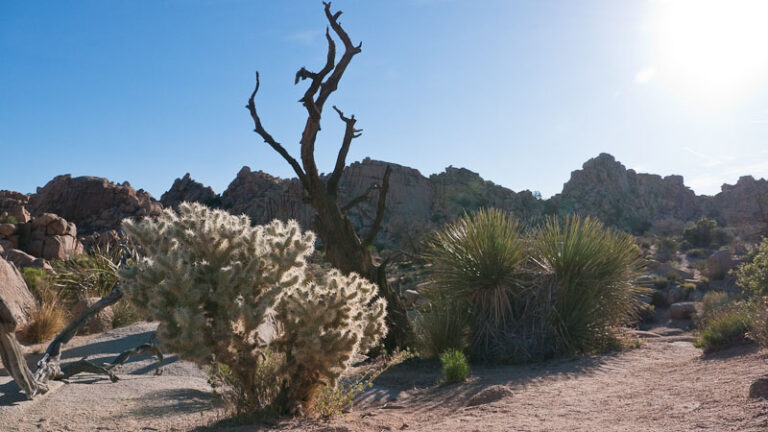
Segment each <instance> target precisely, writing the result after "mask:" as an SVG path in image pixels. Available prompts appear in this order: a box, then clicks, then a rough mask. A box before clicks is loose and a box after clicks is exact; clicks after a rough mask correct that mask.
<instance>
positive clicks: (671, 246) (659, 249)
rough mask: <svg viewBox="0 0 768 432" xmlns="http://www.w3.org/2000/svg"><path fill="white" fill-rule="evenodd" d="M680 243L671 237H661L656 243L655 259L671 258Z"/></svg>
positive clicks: (675, 253)
mask: <svg viewBox="0 0 768 432" xmlns="http://www.w3.org/2000/svg"><path fill="white" fill-rule="evenodd" d="M679 247H680V245H679V244H678V242H677V240H675V239H674V238H672V237H662V238H660V239H659V240H658V241H657V243H656V259H657V260H659V261H662V262H667V261H670V260H672V259H673V258H675V257H676V256H677V251H678V249H679Z"/></svg>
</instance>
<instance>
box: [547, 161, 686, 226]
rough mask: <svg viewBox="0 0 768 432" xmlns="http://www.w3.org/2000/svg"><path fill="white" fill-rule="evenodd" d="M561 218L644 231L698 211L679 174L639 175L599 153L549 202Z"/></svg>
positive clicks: (575, 172) (573, 175)
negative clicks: (593, 219) (575, 217)
mask: <svg viewBox="0 0 768 432" xmlns="http://www.w3.org/2000/svg"><path fill="white" fill-rule="evenodd" d="M553 201H554V202H555V203H556V206H557V208H558V210H559V212H560V213H561V214H568V213H579V214H584V215H590V216H595V217H597V218H599V219H600V220H602V221H603V222H604V223H605V224H607V225H609V226H612V227H615V228H619V229H622V230H625V231H630V232H634V233H642V232H644V231H645V230H647V229H648V228H650V227H651V226H652V225H653V223H654V222H657V221H662V220H668V219H676V220H682V221H688V220H693V219H694V218H696V217H697V216H699V215H700V213H701V210H700V209H699V206H698V205H697V202H696V195H695V194H694V193H693V191H692V190H691V189H689V188H688V187H686V186H685V185H684V184H683V178H682V177H681V176H667V177H661V176H658V175H653V174H637V173H636V172H635V171H634V170H631V169H629V170H628V169H626V168H625V167H624V165H622V164H621V163H620V162H617V161H616V159H614V157H613V156H611V155H609V154H607V153H601V154H600V155H599V156H598V157H596V158H593V159H590V160H588V161H587V162H585V163H584V166H583V167H582V169H581V170H576V171H573V172H572V173H571V178H570V180H568V182H567V183H565V185H564V186H563V192H562V193H561V194H559V195H556V196H555V197H554V198H553Z"/></svg>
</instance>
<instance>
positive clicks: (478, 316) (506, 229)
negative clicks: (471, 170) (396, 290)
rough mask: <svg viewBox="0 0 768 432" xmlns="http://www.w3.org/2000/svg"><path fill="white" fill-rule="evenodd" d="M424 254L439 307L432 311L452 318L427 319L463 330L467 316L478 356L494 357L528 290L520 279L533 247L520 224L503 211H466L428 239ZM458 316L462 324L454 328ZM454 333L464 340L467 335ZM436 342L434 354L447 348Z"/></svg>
mask: <svg viewBox="0 0 768 432" xmlns="http://www.w3.org/2000/svg"><path fill="white" fill-rule="evenodd" d="M424 258H425V259H426V260H427V262H429V263H431V265H432V267H431V271H432V273H431V280H430V282H431V283H430V285H429V287H428V289H426V290H425V291H424V294H425V296H426V297H427V298H429V299H430V300H432V301H433V304H434V305H435V309H434V310H433V312H432V313H436V314H445V315H446V316H445V317H444V318H442V317H436V316H432V317H430V316H426V317H425V318H424V320H423V323H424V324H431V323H430V320H433V321H434V320H440V321H441V322H442V324H441V325H440V327H442V328H444V329H445V328H453V327H456V328H457V329H458V327H459V326H461V325H462V323H463V322H464V321H465V320H466V321H468V322H469V335H470V340H469V344H470V347H471V351H472V355H473V356H475V357H479V358H487V357H490V356H492V351H493V350H494V345H496V344H497V343H496V342H495V340H496V339H497V338H498V335H499V334H500V333H502V332H503V331H504V327H505V325H506V323H508V322H510V321H511V320H512V319H513V314H514V309H515V305H514V304H513V303H514V301H515V298H516V297H518V296H519V295H520V293H521V292H523V291H524V290H525V289H526V287H524V286H522V285H521V284H520V283H519V279H520V276H521V274H522V265H523V263H524V262H525V260H526V259H527V251H526V246H525V243H524V242H523V239H522V238H521V234H520V228H519V227H518V224H517V222H516V221H515V220H514V219H513V218H512V217H511V216H510V215H509V214H508V213H506V212H504V211H502V210H497V209H490V210H479V211H477V212H475V213H471V214H468V215H465V216H463V217H461V218H459V219H458V220H457V221H455V222H453V223H449V224H447V225H445V226H444V227H443V228H442V229H441V230H439V231H436V232H435V233H433V234H432V236H430V237H429V238H428V240H427V242H426V247H425V253H424ZM465 313H466V314H469V317H468V318H465V317H464V316H463V314H465ZM452 317H455V319H456V320H457V322H456V323H455V325H454V326H452V327H448V326H447V325H449V324H450V322H448V321H446V319H452ZM427 330H429V329H427ZM440 337H441V338H444V337H447V335H445V334H441V335H440ZM453 337H454V338H455V339H456V340H457V343H460V341H461V340H462V339H463V334H462V332H457V333H456V334H455V335H454V336H453ZM435 345H437V346H435V347H432V348H431V351H432V353H437V352H441V351H442V349H444V348H446V347H447V346H446V345H447V344H445V343H437V344H435ZM457 347H460V346H458V345H457ZM436 349H440V351H437V352H435V350H436Z"/></svg>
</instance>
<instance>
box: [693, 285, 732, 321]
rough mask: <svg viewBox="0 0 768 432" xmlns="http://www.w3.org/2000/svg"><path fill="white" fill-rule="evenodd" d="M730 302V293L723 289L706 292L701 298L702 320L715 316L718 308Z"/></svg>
mask: <svg viewBox="0 0 768 432" xmlns="http://www.w3.org/2000/svg"><path fill="white" fill-rule="evenodd" d="M730 302H731V299H730V298H729V297H728V294H727V293H724V292H721V291H710V292H708V293H706V294H704V297H703V298H702V299H701V314H700V316H699V318H700V320H701V321H705V320H707V319H708V318H709V317H711V316H713V314H714V313H715V312H716V311H717V310H719V309H720V308H722V307H724V306H725V305H727V304H729V303H730Z"/></svg>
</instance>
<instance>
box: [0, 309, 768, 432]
mask: <svg viewBox="0 0 768 432" xmlns="http://www.w3.org/2000/svg"><path fill="white" fill-rule="evenodd" d="M151 329H152V325H151V324H143V325H140V326H134V327H130V328H125V329H121V330H117V331H114V332H110V333H107V334H104V335H99V336H97V337H91V338H83V339H82V340H79V341H78V342H77V343H76V344H74V345H73V346H72V347H70V348H69V350H68V352H67V353H68V354H67V355H68V356H69V357H71V358H79V356H81V355H83V354H85V353H87V352H89V351H93V352H95V353H97V352H102V353H103V352H105V351H104V350H105V349H106V351H108V353H107V354H106V355H105V357H104V358H105V360H108V359H109V358H111V356H112V355H114V354H111V353H113V352H114V353H117V352H119V351H120V350H121V349H124V347H128V346H132V345H136V342H139V343H141V342H142V341H143V340H141V339H142V338H147V337H148V335H149V332H150V331H151ZM652 330H653V331H654V332H656V333H657V334H660V336H658V337H657V336H653V335H651V334H646V335H645V336H646V338H645V339H643V340H644V343H643V345H642V346H641V347H640V348H638V349H633V350H629V351H625V352H620V353H616V354H612V355H603V356H594V357H586V358H580V359H577V360H562V361H557V362H549V363H546V364H541V365H533V366H524V367H484V368H475V369H474V370H473V373H472V377H471V379H470V380H469V381H468V382H466V383H463V384H457V385H451V386H436V385H435V383H436V382H437V381H438V379H439V370H438V367H437V365H436V364H430V363H425V362H419V361H414V360H409V361H407V362H405V363H403V364H401V365H398V366H396V367H394V368H393V369H391V370H390V371H388V372H387V373H386V374H385V375H383V376H382V377H380V379H379V380H377V383H376V386H375V388H374V389H373V390H371V391H370V392H368V393H367V394H365V395H364V398H363V400H362V401H361V402H360V404H359V405H358V406H357V407H355V408H354V409H353V410H352V411H351V412H349V413H346V414H344V415H342V416H340V417H339V418H336V419H334V420H333V421H331V422H330V423H320V422H308V421H300V420H292V421H285V422H283V423H281V424H279V425H277V426H274V427H273V429H275V430H282V431H300V430H301V431H323V432H352V431H374V432H380V431H396V430H407V431H468V432H474V431H478V432H480V431H482V432H492V431H703V430H708V431H768V402H765V401H753V400H749V399H748V398H747V392H748V389H749V385H750V384H751V383H752V381H753V380H754V379H756V378H757V377H760V376H762V375H765V374H766V373H768V365H767V364H766V361H765V359H764V358H763V356H762V355H761V354H760V353H759V352H758V351H757V348H756V347H754V346H742V347H737V348H734V349H731V350H728V351H725V352H721V353H719V354H717V355H710V356H704V357H702V355H701V350H699V349H697V348H695V347H694V346H693V345H692V344H691V342H690V341H691V339H692V338H691V336H690V334H687V333H685V332H681V331H680V330H678V329H665V328H657V329H652ZM99 350H101V351H99ZM150 365H151V361H150V360H149V359H139V360H138V361H135V362H132V363H130V364H129V365H127V367H126V369H125V370H124V371H123V372H122V373H121V374H120V376H121V377H122V378H123V379H122V380H121V381H119V382H118V383H115V384H112V383H109V381H107V380H104V379H103V378H101V377H96V376H93V375H83V376H82V377H80V378H78V379H77V380H73V381H72V382H71V383H70V384H66V385H63V386H62V387H61V388H59V389H57V390H56V391H54V392H52V394H50V395H47V396H45V397H43V398H41V399H40V400H36V401H34V402H31V403H30V402H25V401H20V400H18V398H17V396H15V393H14V391H15V385H14V384H11V383H7V381H8V379H7V377H6V376H2V372H0V430H3V431H6V430H8V431H23V432H26V431H58V430H69V431H93V430H102V431H118V430H119V431H171V430H195V429H196V428H199V429H197V430H202V428H200V427H201V426H203V425H210V424H211V423H212V422H213V421H214V420H215V419H216V418H217V416H219V415H220V411H219V410H217V409H215V408H214V407H213V404H212V400H213V399H212V397H211V393H210V388H209V387H208V385H207V383H206V380H205V376H204V375H203V374H202V373H201V372H200V371H199V370H197V369H196V368H195V367H194V366H192V365H191V364H189V363H186V362H182V361H178V359H175V358H173V357H172V358H171V359H169V363H168V364H167V365H166V366H165V373H164V374H163V375H162V376H160V377H155V376H152V375H149V374H140V373H143V372H146V371H148V370H149V368H150ZM491 385H502V386H505V387H507V388H509V389H510V390H511V392H510V394H509V395H508V396H507V397H504V398H503V399H501V400H498V401H496V402H492V403H488V404H484V405H479V406H474V407H467V406H466V405H467V401H468V400H469V399H470V398H471V397H472V396H473V395H475V394H476V393H477V392H479V391H480V390H482V389H484V388H487V387H488V386H491ZM12 387H14V388H12ZM4 393H5V394H4ZM207 430H226V431H230V432H244V431H256V430H268V428H267V427H265V426H241V427H236V428H216V427H214V428H211V429H207Z"/></svg>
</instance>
